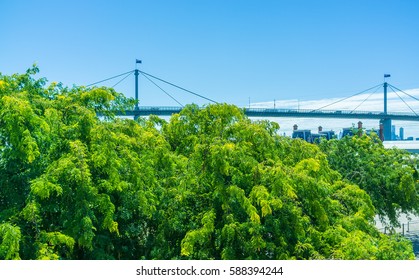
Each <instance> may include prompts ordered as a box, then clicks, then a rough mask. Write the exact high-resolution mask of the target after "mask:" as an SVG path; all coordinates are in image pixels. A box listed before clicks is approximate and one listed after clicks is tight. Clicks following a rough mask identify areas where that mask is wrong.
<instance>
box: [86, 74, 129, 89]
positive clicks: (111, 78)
mask: <svg viewBox="0 0 419 280" xmlns="http://www.w3.org/2000/svg"><path fill="white" fill-rule="evenodd" d="M131 73H134V70H131V71H128V72H125V73H122V74H119V75H116V76H113V77H110V78H107V79H104V80H101V81H98V82H95V83H92V84H89V85H87V86H86V87H91V86H94V85H97V84H100V83H103V82H106V81H109V80H113V79H115V78H118V77H121V76H124V75H127V74H131ZM128 76H129V75H128Z"/></svg>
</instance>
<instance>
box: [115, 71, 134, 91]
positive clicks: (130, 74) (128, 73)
mask: <svg viewBox="0 0 419 280" xmlns="http://www.w3.org/2000/svg"><path fill="white" fill-rule="evenodd" d="M132 73H134V72H129V73H128V75H126V76H125V77H123V78H122V79H121V80H120V81H119V82H117V83H116V84H114V85H113V86H112V88H114V87H116V86H117V85H119V84H120V83H121V82H122V81H123V80H125V79H126V78H128V77H129V76H130V75H131V74H132Z"/></svg>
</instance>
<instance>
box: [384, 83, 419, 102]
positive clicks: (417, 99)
mask: <svg viewBox="0 0 419 280" xmlns="http://www.w3.org/2000/svg"><path fill="white" fill-rule="evenodd" d="M388 85H389V86H390V87H393V88H395V89H396V90H398V91H400V92H403V93H404V94H406V95H407V96H409V97H411V98H413V99H415V100H416V101H419V98H417V97H414V96H413V95H410V94H408V93H407V92H404V91H402V90H401V89H399V88H397V87H395V86H393V85H391V84H388Z"/></svg>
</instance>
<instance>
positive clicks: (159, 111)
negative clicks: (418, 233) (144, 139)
mask: <svg viewBox="0 0 419 280" xmlns="http://www.w3.org/2000/svg"><path fill="white" fill-rule="evenodd" d="M138 63H141V61H140V60H136V64H138ZM132 74H134V76H135V100H136V103H135V104H136V105H135V107H134V109H133V110H127V111H125V112H121V113H119V115H121V116H122V115H123V116H132V117H134V118H135V117H139V116H149V115H157V116H171V115H172V114H176V113H179V112H180V111H181V110H182V108H183V105H182V104H181V103H180V102H179V101H178V100H177V99H176V98H175V97H174V96H173V95H171V94H170V93H168V92H167V91H166V90H164V89H163V88H162V87H161V86H159V85H158V84H157V82H162V83H165V84H167V85H170V86H172V87H175V88H177V89H180V90H182V91H185V92H187V93H189V94H192V95H194V96H197V97H199V98H202V99H204V100H206V101H209V102H211V103H218V102H217V101H215V100H212V99H210V98H208V97H205V96H203V95H200V94H198V93H196V92H193V91H190V90H188V89H186V88H183V87H181V86H178V85H176V84H174V83H171V82H168V81H166V80H164V79H161V78H159V77H156V76H154V75H151V74H149V73H146V72H144V71H141V70H139V69H137V68H136V69H135V70H131V71H128V72H125V73H122V74H119V75H116V76H113V77H110V78H107V79H104V80H101V81H98V82H96V83H92V84H90V85H87V87H91V86H95V85H97V84H100V83H102V82H105V81H108V80H112V79H116V78H118V77H123V78H122V79H121V80H119V81H118V82H117V83H116V84H115V85H113V87H115V86H116V85H118V84H119V83H121V82H122V81H124V80H125V79H126V78H128V77H129V76H130V75H132ZM140 74H141V75H142V76H144V77H145V78H146V79H147V80H148V81H150V82H151V83H152V84H154V85H155V86H156V87H158V88H159V89H160V90H161V91H162V92H164V93H165V94H166V95H167V96H168V97H170V98H171V99H173V100H174V101H175V102H176V103H177V104H179V106H139V102H138V100H139V99H138V77H139V75H140ZM387 77H390V75H389V74H384V80H385V78H387ZM156 81H157V82H156ZM381 87H382V88H383V93H384V94H383V105H384V107H383V111H357V110H356V109H354V110H326V109H325V108H327V107H330V106H331V105H335V104H337V103H340V102H343V101H345V100H348V99H350V98H352V97H355V96H358V95H361V94H365V93H367V92H371V91H372V90H374V89H375V91H377V89H378V88H381ZM389 89H390V90H392V91H393V92H394V93H395V94H396V95H397V96H398V97H399V98H400V99H401V100H402V101H403V102H404V104H405V105H406V106H407V107H408V108H409V109H410V110H411V112H399V113H397V112H388V110H387V103H388V98H387V94H388V90H389ZM399 93H401V94H404V95H406V96H409V97H410V98H412V99H414V100H416V101H419V99H418V98H416V97H415V96H412V95H410V94H408V93H406V92H405V91H403V90H401V89H399V88H397V87H395V86H393V85H391V84H389V83H387V82H384V83H381V84H379V85H376V86H374V87H371V88H368V89H366V90H363V91H361V92H358V93H356V94H353V95H351V96H349V97H345V98H342V99H340V100H337V101H335V102H332V103H330V104H327V105H325V106H322V107H320V108H318V109H281V108H250V107H249V108H243V109H244V113H245V114H246V115H247V116H249V117H278V118H281V117H283V118H286V117H288V118H289V117H291V118H326V119H360V120H368V119H373V120H379V124H380V128H382V129H383V136H384V140H391V126H392V120H398V121H413V122H417V121H419V115H418V114H417V113H416V112H415V111H414V110H413V109H412V108H411V106H409V104H408V103H407V102H406V101H405V100H404V99H403V98H402V97H401V96H400V94H399ZM371 95H372V93H371V94H370V95H369V96H368V97H367V98H366V99H364V100H363V101H362V102H361V104H362V103H364V102H365V101H366V100H367V99H368V98H369V97H371ZM361 104H360V105H361ZM358 107H359V105H358V106H357V107H356V108H358Z"/></svg>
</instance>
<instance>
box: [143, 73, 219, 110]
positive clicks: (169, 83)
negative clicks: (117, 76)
mask: <svg viewBox="0 0 419 280" xmlns="http://www.w3.org/2000/svg"><path fill="white" fill-rule="evenodd" d="M140 73H141V74H143V75H146V76H149V77H151V78H153V79H156V80H159V81H161V82H163V83H166V84H168V85H171V86H173V87H175V88H178V89H180V90H183V91H186V92H188V93H190V94H193V95H195V96H198V97H200V98H202V99H205V100H207V101H210V102H213V103H216V104H218V102H217V101H214V100H212V99H210V98H207V97H205V96H202V95H200V94H197V93H195V92H193V91H190V90H187V89H185V88H183V87H180V86H178V85H175V84H173V83H171V82H168V81H165V80H163V79H160V78H158V77H156V76H153V75H151V74H148V73H146V72H144V71H140Z"/></svg>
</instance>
